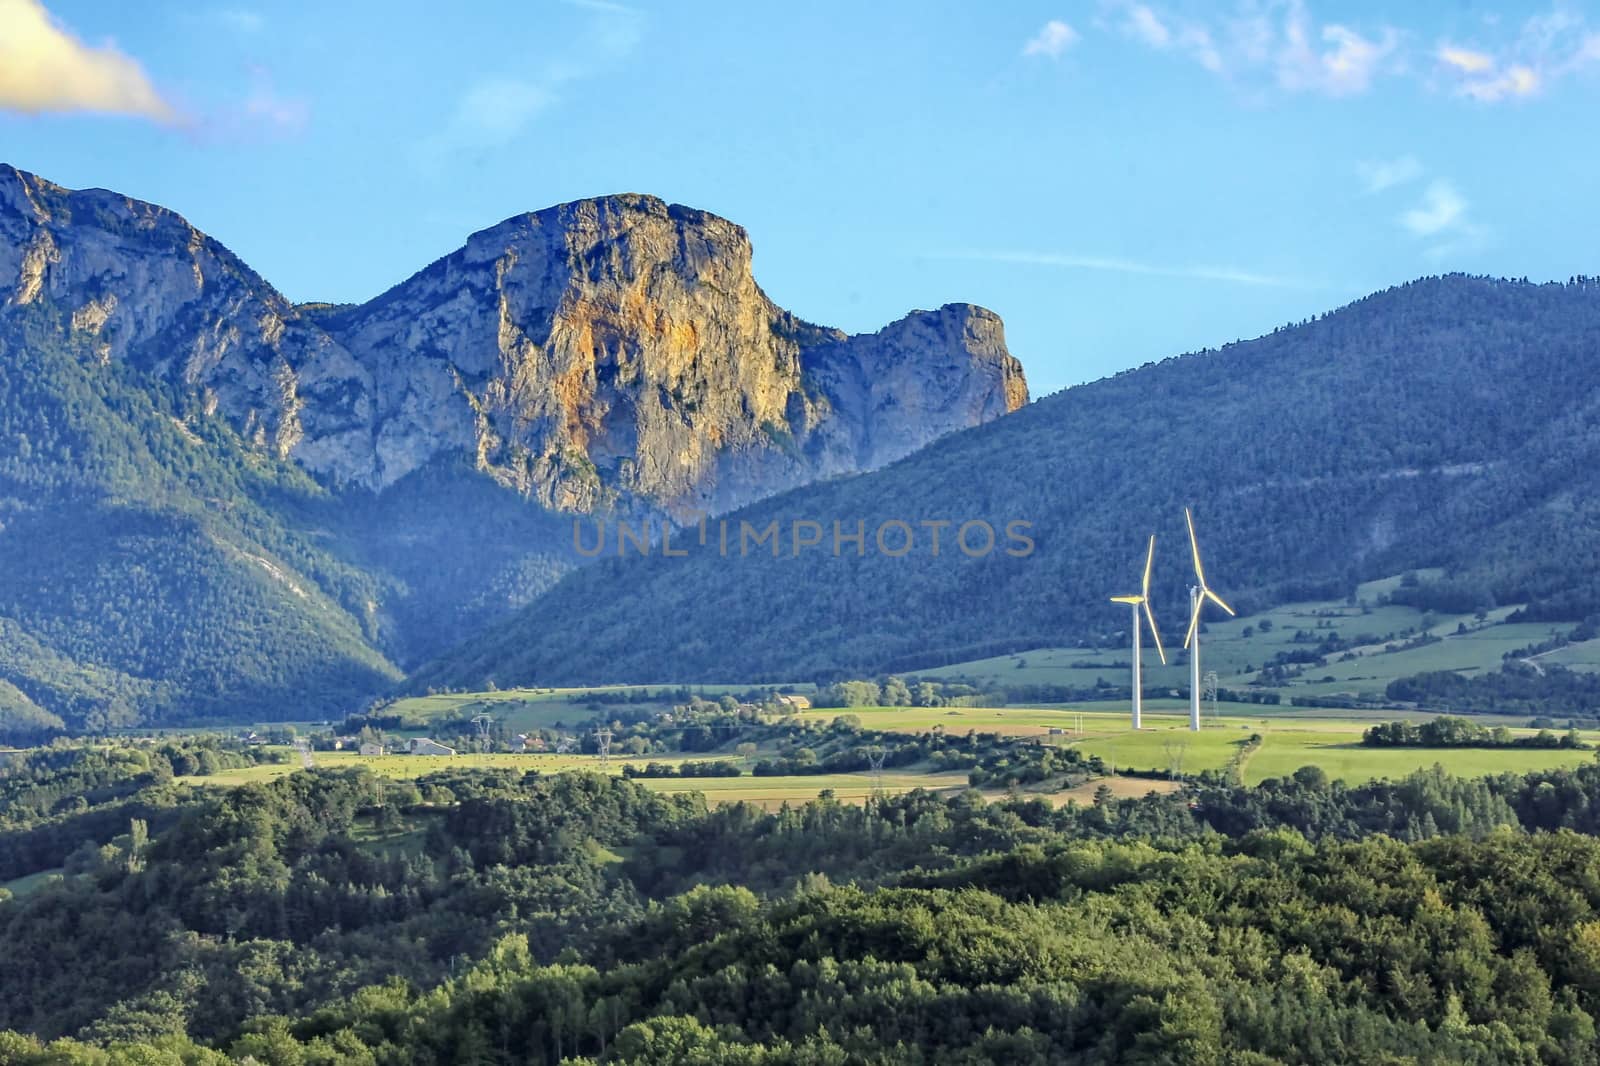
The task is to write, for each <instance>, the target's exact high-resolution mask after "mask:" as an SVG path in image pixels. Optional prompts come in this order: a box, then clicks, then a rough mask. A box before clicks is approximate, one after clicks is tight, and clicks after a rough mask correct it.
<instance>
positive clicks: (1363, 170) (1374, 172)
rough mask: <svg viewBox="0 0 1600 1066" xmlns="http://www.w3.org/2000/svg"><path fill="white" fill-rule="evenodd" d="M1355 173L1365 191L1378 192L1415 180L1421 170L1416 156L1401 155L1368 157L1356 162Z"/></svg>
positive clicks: (1420, 173) (1419, 175)
mask: <svg viewBox="0 0 1600 1066" xmlns="http://www.w3.org/2000/svg"><path fill="white" fill-rule="evenodd" d="M1356 173H1357V174H1359V175H1360V176H1361V182H1362V184H1364V185H1365V186H1366V187H1367V192H1369V193H1379V192H1383V191H1384V190H1385V189H1392V188H1394V187H1395V186H1397V185H1406V184H1408V183H1410V182H1413V181H1416V180H1417V179H1418V178H1420V177H1422V173H1423V171H1422V164H1421V163H1420V162H1419V161H1418V160H1417V157H1416V156H1413V155H1403V156H1400V157H1399V158H1397V159H1369V160H1366V161H1365V162H1361V163H1357V164H1356Z"/></svg>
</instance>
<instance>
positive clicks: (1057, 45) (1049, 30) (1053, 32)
mask: <svg viewBox="0 0 1600 1066" xmlns="http://www.w3.org/2000/svg"><path fill="white" fill-rule="evenodd" d="M1077 41H1078V31H1077V30H1075V29H1073V28H1072V27H1071V26H1068V25H1067V24H1066V23H1065V22H1062V21H1061V20H1059V19H1051V20H1050V21H1049V22H1046V23H1045V24H1044V28H1043V29H1041V30H1040V31H1039V32H1038V33H1037V34H1035V35H1034V36H1033V39H1032V40H1030V41H1029V42H1028V43H1027V44H1025V45H1023V46H1022V54H1023V55H1025V56H1049V57H1050V58H1051V59H1058V58H1060V56H1061V54H1062V53H1063V52H1065V51H1066V50H1067V49H1068V48H1071V47H1072V46H1073V45H1074V44H1076V43H1077Z"/></svg>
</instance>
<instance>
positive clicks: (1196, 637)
mask: <svg viewBox="0 0 1600 1066" xmlns="http://www.w3.org/2000/svg"><path fill="white" fill-rule="evenodd" d="M1183 520H1184V521H1185V522H1187V523H1189V550H1190V551H1192V552H1193V553H1194V580H1195V584H1193V585H1190V586H1189V632H1188V633H1186V634H1185V635H1184V638H1183V646H1184V647H1185V648H1188V649H1189V728H1190V729H1191V730H1193V731H1195V732H1197V733H1198V732H1199V731H1200V612H1201V611H1202V610H1203V609H1204V608H1205V605H1206V601H1207V600H1210V601H1211V602H1212V603H1215V604H1216V605H1217V606H1218V607H1221V608H1222V609H1223V610H1224V611H1227V612H1228V613H1229V614H1233V613H1234V611H1233V608H1232V607H1229V606H1228V605H1227V604H1226V603H1223V602H1222V597H1221V596H1218V595H1217V594H1216V593H1215V592H1212V591H1211V587H1210V586H1209V585H1207V584H1206V571H1205V567H1203V566H1201V565H1200V542H1199V541H1197V540H1195V537H1194V516H1193V515H1191V514H1190V513H1189V508H1187V507H1185V508H1184V509H1183Z"/></svg>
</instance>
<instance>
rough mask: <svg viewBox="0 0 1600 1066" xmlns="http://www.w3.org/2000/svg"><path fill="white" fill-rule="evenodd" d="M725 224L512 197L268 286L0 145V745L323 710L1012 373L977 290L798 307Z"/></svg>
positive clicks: (980, 409)
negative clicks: (420, 259) (425, 255)
mask: <svg viewBox="0 0 1600 1066" xmlns="http://www.w3.org/2000/svg"><path fill="white" fill-rule="evenodd" d="M751 255H752V251H751V246H750V241H749V237H748V235H747V234H746V233H745V231H744V230H743V229H741V228H740V227H739V226H737V225H735V224H734V223H732V222H729V221H728V220H726V219H722V218H718V217H717V216H715V215H711V214H709V213H707V212H703V211H698V210H694V209H691V208H686V207H682V206H678V205H668V204H666V203H664V202H662V201H660V200H657V199H655V198H654V197H649V196H639V195H622V196H614V197H601V198H597V199H589V200H580V201H575V202H573V203H569V204H564V205H560V206H558V207H553V208H548V209H546V210H543V211H538V212H531V213H525V214H519V215H516V216H513V217H512V218H509V219H506V220H504V221H503V222H501V223H500V224H498V225H496V226H492V227H490V228H488V229H485V230H482V231H480V232H478V233H476V234H474V235H473V236H472V237H471V238H470V239H469V240H468V241H467V243H466V244H465V245H464V246H463V247H462V248H460V249H458V250H457V251H456V252H454V253H452V254H451V255H449V256H446V257H444V258H442V259H440V260H438V261H437V262H435V263H434V264H433V265H432V266H430V267H428V268H426V269H424V270H421V271H419V272H418V273H416V274H415V275H413V276H412V277H411V278H410V279H408V280H407V281H405V282H402V283H401V284H400V285H397V286H395V287H394V288H393V289H391V290H390V291H388V292H386V293H384V294H382V295H381V296H379V297H377V298H376V299H373V300H371V301H369V302H367V303H365V304H360V305H348V306H340V307H334V306H331V305H326V304H312V305H295V304H293V303H291V302H290V301H289V300H288V299H286V298H285V297H284V296H283V294H282V293H280V292H278V291H277V290H276V289H275V288H273V286H272V285H271V284H270V283H269V282H268V281H266V279H264V278H262V277H261V276H260V275H259V274H257V273H256V272H255V271H253V270H252V269H251V268H250V267H249V266H248V265H247V264H245V263H244V262H243V261H242V260H241V259H240V258H239V257H238V256H236V255H234V254H233V253H232V252H231V251H229V250H228V249H227V248H226V247H224V246H223V245H222V244H221V243H220V242H218V241H217V240H215V239H213V238H212V237H209V236H207V235H206V234H204V233H202V232H200V231H199V230H197V229H195V228H194V227H193V226H191V225H190V224H189V223H188V222H187V221H185V220H184V219H183V218H182V216H180V215H178V214H177V213H175V212H173V211H171V210H169V209H167V208H164V207H161V206H159V205H156V204H151V203H146V202H143V201H139V200H136V199H133V198H131V197H127V196H122V195H119V194H117V193H114V192H111V191H108V190H105V189H86V190H71V189H66V188H63V187H61V186H58V185H55V184H53V183H51V182H49V181H46V180H44V179H42V178H39V177H37V176H35V175H32V174H28V173H25V172H22V171H19V170H17V169H15V168H13V167H11V166H8V165H5V164H0V431H3V432H0V575H3V576H0V740H4V741H8V742H9V741H21V740H31V739H37V738H39V737H41V736H45V735H48V734H50V733H53V732H56V731H60V730H62V729H88V730H100V729H104V728H107V727H114V726H119V725H127V724H131V723H134V722H140V723H171V722H175V721H182V722H194V721H199V720H214V719H218V718H224V717H226V718H231V719H234V720H237V721H244V722H248V721H257V720H261V719H279V720H282V719H298V720H304V719H307V718H323V717H332V716H335V715H342V714H346V713H350V712H352V711H355V710H357V709H359V708H360V707H361V706H362V704H363V703H365V702H366V701H367V700H369V699H370V698H372V697H373V696H374V695H377V694H381V693H383V692H384V691H386V690H387V689H389V688H391V687H392V686H393V685H394V683H395V682H397V681H398V680H399V679H400V677H401V671H402V670H403V669H407V668H409V667H411V666H414V665H416V664H417V663H419V662H422V661H425V660H427V659H429V658H432V657H434V656H437V655H439V654H440V653H442V652H444V651H446V650H447V649H449V648H450V647H451V646H453V645H454V644H456V643H458V642H460V641H462V640H464V639H465V638H467V637H468V636H469V635H470V634H472V633H473V632H475V631H477V630H478V629H480V628H482V627H483V626H484V625H486V624H488V623H489V622H491V621H495V620H499V619H501V618H503V617H504V616H505V615H507V614H509V613H510V612H511V611H513V610H514V609H516V608H518V607H520V606H523V605H524V604H526V603H527V602H528V601H529V600H530V599H531V598H532V597H533V596H535V595H537V594H538V593H539V592H541V591H543V590H544V589H545V588H546V587H547V586H548V585H549V584H550V583H551V582H553V581H554V580H555V579H556V578H557V577H558V576H560V575H561V574H562V573H564V572H565V571H566V570H568V569H570V568H572V567H573V566H575V565H578V564H580V563H581V562H582V561H583V560H582V558H581V557H580V556H578V555H577V554H575V553H574V552H573V550H572V547H571V545H572V535H571V525H570V521H569V520H568V519H567V518H566V517H565V516H568V515H571V514H590V513H593V514H596V515H603V516H606V517H612V518H614V517H619V516H620V517H629V518H632V519H633V521H634V523H635V525H636V526H638V525H640V524H641V523H642V520H644V519H657V520H659V521H665V520H666V519H665V515H666V514H668V513H684V512H686V511H690V510H692V509H694V508H695V507H699V506H705V507H716V508H721V509H726V508H728V507H731V506H734V505H735V504H737V503H742V502H745V501H748V500H751V499H756V498H760V497H762V496H765V495H768V494H770V493H772V492H776V491H779V490H781V489H783V488H786V487H790V486H793V485H796V484H801V483H804V482H806V481H808V480H810V479H813V478H816V477H822V476H828V475H831V474H834V473H838V472H841V471H854V470H860V469H865V468H868V467H872V466H877V465H881V464H882V463H884V462H887V461H889V460H891V459H894V458H897V457H899V456H901V455H904V454H906V453H907V452H909V451H911V450H913V449H915V448H916V447H918V446H920V445H922V444H924V443H926V442H927V441H929V440H931V439H933V438H934V437H937V436H939V435H941V434H944V433H947V432H949V431H951V430H954V429H958V428H961V427H963V426H967V425H974V424H977V423H978V422H982V421H985V420H988V419H992V418H998V417H1000V416H1002V415H1005V414H1006V413H1008V412H1009V411H1011V410H1013V409H1015V408H1016V407H1018V406H1020V405H1022V404H1024V403H1026V401H1027V385H1026V382H1025V380H1024V377H1023V373H1022V368H1021V365H1020V363H1018V362H1017V360H1016V359H1014V358H1013V357H1012V356H1011V355H1010V353H1009V352H1008V351H1007V350H1006V347H1005V338H1004V329H1003V326H1002V324H1001V321H1000V318H999V316H997V315H995V314H993V313H992V312H989V311H986V310H984V309H982V308H978V307H974V306H971V305H966V304H950V305H947V306H945V307H943V308H940V309H939V310H937V311H932V312H928V311H919V312H914V313H912V314H910V315H907V316H906V317H904V318H902V319H901V320H900V321H899V322H897V323H894V324H893V325H891V326H889V327H887V328H885V329H884V330H882V331H880V332H878V333H874V334H867V335H863V336H860V337H848V336H846V335H845V334H844V333H842V332H840V331H837V330H831V329H827V328H824V327H821V326H815V325H812V324H809V323H805V322H802V321H800V320H799V319H797V318H795V317H794V316H793V315H791V314H789V313H788V312H786V311H784V310H782V309H781V308H779V307H777V306H776V305H775V304H773V303H772V302H771V301H770V300H769V299H767V297H766V295H765V294H764V293H763V292H762V291H761V289H760V287H759V286H758V285H757V284H756V282H755V278H754V276H753V274H752V273H751Z"/></svg>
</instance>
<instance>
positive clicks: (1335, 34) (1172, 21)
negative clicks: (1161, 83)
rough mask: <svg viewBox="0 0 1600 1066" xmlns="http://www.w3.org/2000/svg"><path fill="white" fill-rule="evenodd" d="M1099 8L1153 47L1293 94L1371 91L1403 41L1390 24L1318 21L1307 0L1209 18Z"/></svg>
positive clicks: (1244, 82)
mask: <svg viewBox="0 0 1600 1066" xmlns="http://www.w3.org/2000/svg"><path fill="white" fill-rule="evenodd" d="M1101 10H1102V12H1103V13H1106V14H1108V15H1109V16H1110V19H1109V24H1110V25H1111V26H1113V27H1114V28H1115V29H1117V30H1118V31H1120V32H1121V33H1122V34H1123V35H1124V36H1126V37H1128V38H1129V39H1131V40H1134V41H1137V42H1138V43H1140V44H1142V45H1144V46H1145V47H1147V48H1151V49H1154V50H1156V51H1159V52H1171V53H1174V54H1178V55H1182V56H1184V57H1186V58H1188V59H1189V60H1191V61H1193V62H1195V63H1198V64H1199V65H1200V66H1201V67H1203V68H1204V69H1206V70H1208V71H1210V72H1211V73H1213V74H1216V75H1219V76H1221V77H1223V78H1226V79H1227V80H1229V81H1232V82H1236V83H1238V84H1240V85H1241V86H1242V87H1249V86H1250V85H1251V83H1261V82H1266V83H1267V84H1270V85H1273V86H1275V87H1277V88H1279V89H1282V90H1285V91H1288V92H1317V93H1322V94H1325V95H1328V96H1347V95H1353V94H1356V93H1362V92H1365V91H1367V89H1369V88H1370V87H1371V85H1372V83H1373V81H1374V80H1375V79H1376V77H1377V76H1378V75H1379V74H1380V73H1383V72H1384V71H1385V70H1386V69H1388V66H1389V65H1390V61H1391V59H1392V57H1393V55H1394V53H1395V51H1396V49H1397V48H1398V46H1399V42H1400V36H1399V34H1398V33H1397V32H1396V31H1394V30H1393V29H1390V28H1388V27H1383V28H1382V29H1381V30H1380V31H1378V32H1377V33H1365V32H1361V31H1358V30H1356V29H1353V28H1351V27H1350V26H1346V25H1342V24H1338V23H1326V24H1323V23H1318V22H1316V21H1315V20H1314V19H1312V17H1311V15H1310V13H1309V12H1308V10H1307V8H1306V6H1305V3H1304V2H1303V0H1279V2H1276V3H1271V4H1268V5H1266V6H1263V5H1262V4H1260V3H1257V2H1254V0H1238V3H1237V4H1236V5H1235V6H1234V8H1233V10H1232V12H1231V13H1227V12H1226V11H1225V10H1224V11H1223V13H1221V14H1218V13H1217V12H1218V10H1219V8H1213V9H1211V13H1210V14H1209V15H1207V16H1205V17H1191V16H1186V15H1183V14H1180V13H1178V12H1176V11H1171V10H1164V9H1157V8H1156V7H1154V6H1152V5H1150V4H1146V3H1142V2H1138V0H1101ZM1105 24H1107V22H1106V21H1105V20H1102V25H1105Z"/></svg>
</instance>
